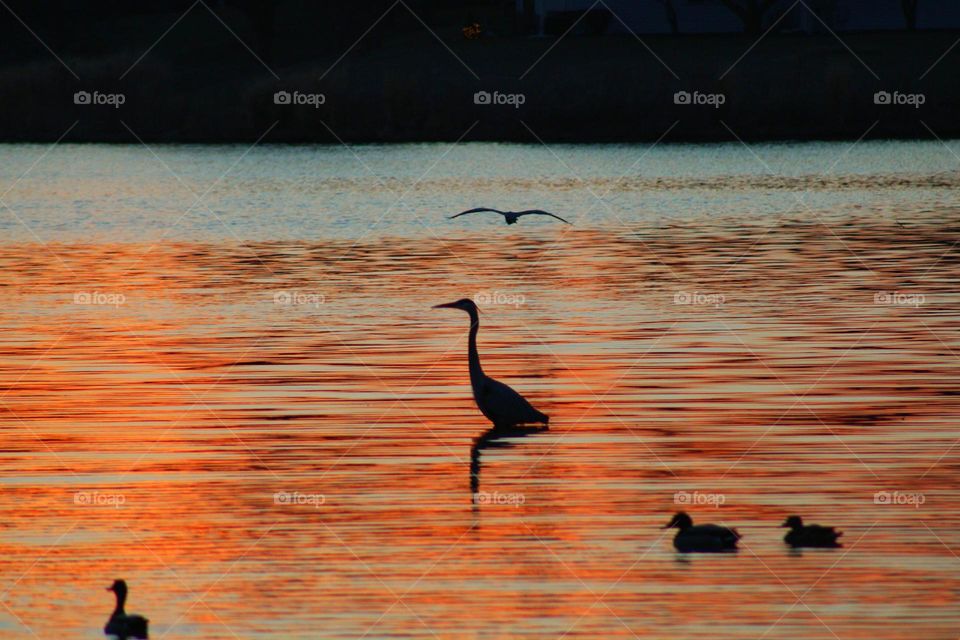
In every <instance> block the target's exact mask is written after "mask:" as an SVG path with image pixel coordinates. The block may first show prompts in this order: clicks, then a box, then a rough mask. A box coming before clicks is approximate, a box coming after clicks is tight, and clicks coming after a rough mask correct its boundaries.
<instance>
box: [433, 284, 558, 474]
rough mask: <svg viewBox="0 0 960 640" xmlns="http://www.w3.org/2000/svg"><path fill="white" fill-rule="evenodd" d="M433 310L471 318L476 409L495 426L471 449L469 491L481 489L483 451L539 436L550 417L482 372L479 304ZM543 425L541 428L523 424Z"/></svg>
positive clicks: (440, 306)
mask: <svg viewBox="0 0 960 640" xmlns="http://www.w3.org/2000/svg"><path fill="white" fill-rule="evenodd" d="M434 309H460V310H461V311H465V312H466V313H467V314H468V315H469V316H470V338H469V340H468V345H467V360H468V363H469V369H470V386H471V387H472V388H473V399H474V401H475V402H476V403H477V408H479V409H480V412H481V413H482V414H483V415H484V416H486V418H487V419H488V420H489V421H490V422H492V423H493V426H492V427H491V428H489V429H488V430H487V431H485V432H484V433H483V434H482V435H480V436H479V437H478V438H476V439H475V440H474V441H473V446H472V447H471V448H470V491H471V493H476V492H477V490H478V489H479V488H480V452H481V451H482V450H483V449H485V448H487V447H505V446H509V443H508V442H500V441H499V440H500V439H501V438H506V437H519V436H525V435H529V434H531V433H538V432H540V431H545V430H547V429H548V428H549V422H550V417H549V416H548V415H546V414H544V413H542V412H540V411H538V410H536V409H535V408H534V407H533V405H531V404H530V403H529V402H528V401H527V399H526V398H524V397H523V396H522V395H520V394H519V393H517V392H516V391H514V390H513V389H511V388H510V387H508V386H507V385H505V384H504V383H502V382H500V381H498V380H494V379H493V378H491V377H490V376H488V375H486V374H485V373H484V372H483V368H482V367H481V366H480V353H479V352H478V351H477V333H478V332H479V331H480V314H479V312H478V310H477V305H476V303H474V301H473V300H470V299H469V298H463V299H461V300H457V301H456V302H449V303H447V304H438V305H436V306H434ZM530 424H540V425H542V426H539V427H528V426H524V425H530Z"/></svg>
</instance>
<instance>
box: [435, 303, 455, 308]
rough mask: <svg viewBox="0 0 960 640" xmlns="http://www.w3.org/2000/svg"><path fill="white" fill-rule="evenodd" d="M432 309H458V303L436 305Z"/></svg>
mask: <svg viewBox="0 0 960 640" xmlns="http://www.w3.org/2000/svg"><path fill="white" fill-rule="evenodd" d="M431 308H432V309H456V308H457V306H456V303H454V302H448V303H446V304H435V305H433V307H431Z"/></svg>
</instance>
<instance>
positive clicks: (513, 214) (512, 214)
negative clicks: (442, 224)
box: [450, 207, 572, 224]
mask: <svg viewBox="0 0 960 640" xmlns="http://www.w3.org/2000/svg"><path fill="white" fill-rule="evenodd" d="M481 211H489V212H491V213H499V214H500V215H502V216H503V221H504V222H506V223H507V224H516V223H517V219H518V218H519V217H520V216H533V215H537V216H550V217H551V218H556V219H557V220H560V221H561V222H566V223H567V224H572V223H571V222H568V221H567V220H564V219H563V218H561V217H560V216H558V215H556V214H554V213H550V212H549V211H544V210H543V209H527V210H526V211H500V210H499V209H490V208H489V207H477V208H476V209H467V210H466V211H461V212H460V213H458V214H457V215H455V216H450V219H451V220H453V219H454V218H459V217H460V216H465V215H467V214H468V213H478V212H481Z"/></svg>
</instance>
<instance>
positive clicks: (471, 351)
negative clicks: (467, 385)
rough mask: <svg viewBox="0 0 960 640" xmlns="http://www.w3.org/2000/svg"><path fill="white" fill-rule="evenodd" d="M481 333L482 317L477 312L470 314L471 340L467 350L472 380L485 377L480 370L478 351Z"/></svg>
mask: <svg viewBox="0 0 960 640" xmlns="http://www.w3.org/2000/svg"><path fill="white" fill-rule="evenodd" d="M478 331H480V317H479V316H478V315H477V312H476V311H471V312H470V340H469V347H468V350H467V359H468V360H469V362H470V379H471V380H473V379H474V378H475V377H478V376H483V369H481V368H480V353H479V352H478V351H477V332H478Z"/></svg>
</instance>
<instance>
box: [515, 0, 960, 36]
mask: <svg viewBox="0 0 960 640" xmlns="http://www.w3.org/2000/svg"><path fill="white" fill-rule="evenodd" d="M734 4H738V5H741V6H746V5H749V4H750V3H749V2H748V1H747V0H736V1H735V2H734ZM911 5H912V6H913V7H915V8H914V9H913V10H912V11H911V10H910V8H909V7H910V6H911ZM516 7H517V13H518V15H519V16H520V18H521V21H522V23H523V24H525V25H526V31H527V32H528V33H533V34H541V35H560V34H562V33H566V32H567V31H568V30H570V31H571V32H573V33H590V34H603V33H624V32H627V31H632V32H634V33H651V34H656V33H663V34H668V33H679V34H691V33H692V34H696V33H740V32H743V31H750V30H751V29H750V28H748V27H747V22H745V20H744V17H743V16H738V15H737V14H736V13H735V12H734V11H733V10H732V9H731V8H729V7H728V6H727V5H726V4H725V3H724V2H723V1H722V0H602V2H596V4H595V0H516ZM591 7H593V8H592V9H591ZM791 7H792V9H791ZM588 10H589V11H588ZM814 12H816V13H815V14H814ZM785 13H786V15H784V14H785ZM756 18H759V20H758V22H755V23H753V24H752V27H753V28H752V30H753V31H760V32H762V31H765V30H766V29H769V28H770V27H772V26H773V25H774V24H776V27H777V30H778V31H781V32H794V33H826V32H828V30H829V31H834V32H852V31H896V30H907V29H960V0H914V2H912V3H911V2H904V1H903V0H802V1H801V2H798V1H797V0H777V2H776V3H774V5H773V6H772V7H771V8H770V9H769V10H767V11H766V12H764V13H763V15H762V16H752V17H748V18H747V19H748V20H749V19H756ZM911 22H912V24H911Z"/></svg>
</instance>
